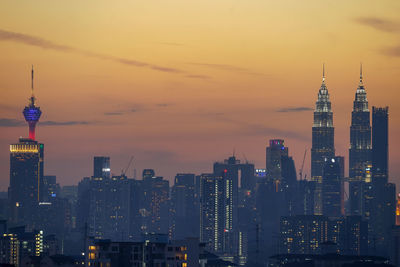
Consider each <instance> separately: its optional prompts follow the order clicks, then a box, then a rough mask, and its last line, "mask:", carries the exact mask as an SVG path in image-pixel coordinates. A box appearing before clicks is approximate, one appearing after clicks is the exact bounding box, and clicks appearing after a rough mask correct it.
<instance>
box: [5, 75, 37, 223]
mask: <svg viewBox="0 0 400 267" xmlns="http://www.w3.org/2000/svg"><path fill="white" fill-rule="evenodd" d="M41 113H42V112H41V111H40V109H39V107H36V106H35V97H34V95H33V68H32V96H31V98H30V102H29V106H27V107H25V109H24V111H23V114H24V116H25V120H26V121H27V122H28V124H29V138H20V139H19V142H18V143H15V144H11V145H10V186H9V188H8V199H9V205H10V206H9V222H10V224H11V225H13V226H19V225H26V226H28V228H29V227H31V226H33V225H34V220H35V218H36V217H35V216H37V207H38V204H39V202H40V201H41V195H40V191H41V186H42V183H43V170H44V168H43V166H44V145H43V144H41V143H38V142H37V141H35V126H36V123H37V122H38V120H39V118H40V115H41Z"/></svg>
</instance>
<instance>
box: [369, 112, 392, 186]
mask: <svg viewBox="0 0 400 267" xmlns="http://www.w3.org/2000/svg"><path fill="white" fill-rule="evenodd" d="M388 121H389V108H388V107H384V108H381V107H372V173H373V179H374V180H375V181H378V180H382V181H383V182H385V183H387V182H388V166H389V133H388V132H389V126H388V123H389V122H388Z"/></svg>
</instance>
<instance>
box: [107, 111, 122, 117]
mask: <svg viewBox="0 0 400 267" xmlns="http://www.w3.org/2000/svg"><path fill="white" fill-rule="evenodd" d="M123 114H124V112H119V111H117V112H104V115H105V116H119V115H123Z"/></svg>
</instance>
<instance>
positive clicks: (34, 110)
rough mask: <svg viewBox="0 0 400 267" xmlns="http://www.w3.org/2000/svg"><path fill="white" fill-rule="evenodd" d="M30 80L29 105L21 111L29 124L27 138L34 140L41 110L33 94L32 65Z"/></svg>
mask: <svg viewBox="0 0 400 267" xmlns="http://www.w3.org/2000/svg"><path fill="white" fill-rule="evenodd" d="M31 79H32V82H31V90H32V91H31V97H30V99H29V105H28V106H26V107H25V108H24V111H23V112H22V113H23V114H24V117H25V120H26V122H27V123H28V125H29V138H30V139H32V140H35V128H36V123H37V122H38V121H39V118H40V115H42V111H41V110H40V108H39V107H37V106H36V105H35V100H36V98H35V95H34V94H33V66H32V77H31Z"/></svg>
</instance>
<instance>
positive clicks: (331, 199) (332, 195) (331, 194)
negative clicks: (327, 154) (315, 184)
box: [322, 158, 342, 217]
mask: <svg viewBox="0 0 400 267" xmlns="http://www.w3.org/2000/svg"><path fill="white" fill-rule="evenodd" d="M341 171H342V169H341V166H340V164H339V162H336V160H335V158H331V159H327V161H326V162H325V166H324V172H323V176H322V213H323V215H325V216H329V217H339V216H341V215H342V177H341Z"/></svg>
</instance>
